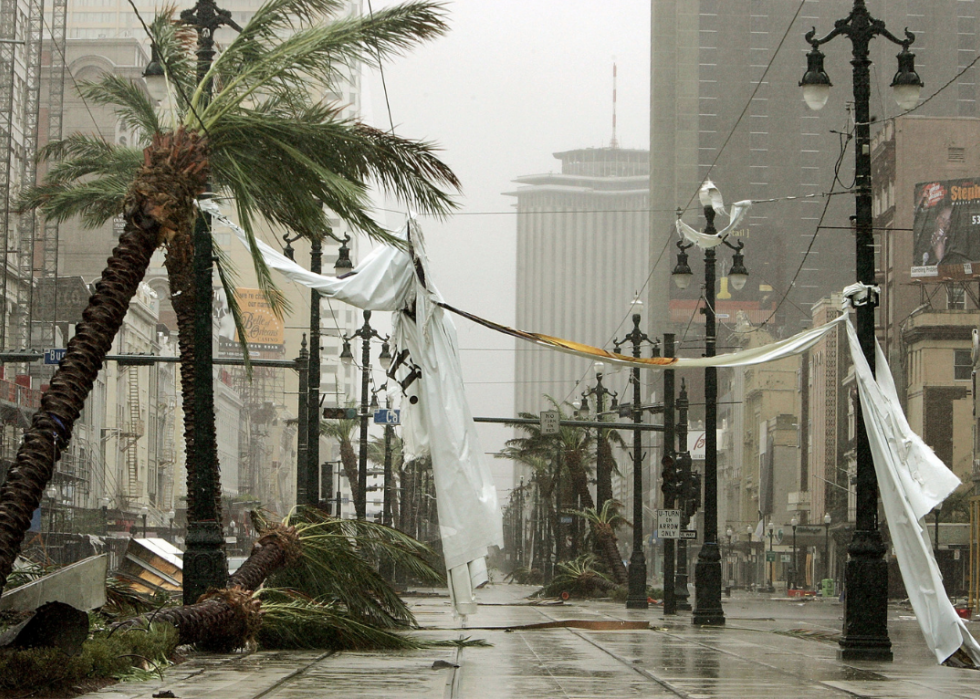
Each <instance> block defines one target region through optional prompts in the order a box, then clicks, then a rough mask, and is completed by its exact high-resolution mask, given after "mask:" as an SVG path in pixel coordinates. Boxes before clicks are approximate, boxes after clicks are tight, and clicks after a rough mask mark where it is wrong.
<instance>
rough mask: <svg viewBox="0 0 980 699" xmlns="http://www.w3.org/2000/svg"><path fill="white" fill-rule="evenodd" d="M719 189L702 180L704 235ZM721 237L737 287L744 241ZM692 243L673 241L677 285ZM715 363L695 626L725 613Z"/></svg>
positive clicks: (708, 263)
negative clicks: (727, 252) (674, 242)
mask: <svg viewBox="0 0 980 699" xmlns="http://www.w3.org/2000/svg"><path fill="white" fill-rule="evenodd" d="M716 194H717V190H716V189H715V188H714V185H712V184H711V183H710V182H705V183H704V185H703V186H702V187H701V189H700V190H699V192H698V198H699V200H700V202H701V206H702V207H703V209H704V219H705V227H704V235H705V236H717V235H718V231H717V229H716V228H715V209H714V203H713V201H712V198H713V195H716ZM721 243H724V245H725V246H726V247H728V248H731V249H732V250H733V251H734V253H735V254H734V255H733V257H732V266H731V268H730V270H729V272H728V280H729V282H730V283H731V285H732V288H733V289H734V290H735V291H740V290H741V289H742V288H743V287H744V286H745V282H746V280H747V279H748V276H749V275H748V271H747V270H746V269H745V260H744V258H743V256H742V248H743V247H744V243H742V241H741V240H740V241H738V243H737V244H735V245H732V244H731V243H729V242H728V240H727V238H722V240H721ZM692 245H693V243H687V244H685V243H684V242H683V241H678V242H677V247H678V248H679V250H680V251H679V253H678V255H677V265H676V266H675V267H674V271H673V274H672V276H673V278H674V283H675V284H677V286H678V287H679V288H681V289H686V288H687V287H688V286H690V284H691V279H692V278H693V276H694V275H693V273H692V272H691V267H690V265H689V264H688V261H687V250H688V248H690V247H691V246H692ZM715 262H716V255H715V248H714V246H705V250H704V300H705V305H704V307H703V308H702V309H701V312H702V313H703V314H704V317H705V321H704V345H705V347H704V356H706V357H713V356H715V345H716V340H717V338H716V334H715ZM717 423H718V369H717V368H715V367H705V370H704V430H705V432H704V443H705V450H704V542H703V544H702V545H701V550H700V551H699V552H698V562H697V565H696V566H695V569H694V581H695V606H694V614H693V617H692V621H693V623H694V624H696V625H698V626H722V625H724V623H725V613H724V611H723V610H722V608H721V554H720V553H719V551H718V435H717V431H716V427H717Z"/></svg>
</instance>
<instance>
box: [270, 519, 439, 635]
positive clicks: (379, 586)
mask: <svg viewBox="0 0 980 699" xmlns="http://www.w3.org/2000/svg"><path fill="white" fill-rule="evenodd" d="M286 522H287V523H288V524H289V525H292V526H295V527H296V530H297V533H298V534H299V537H300V541H301V542H302V545H303V557H302V559H301V560H300V562H299V563H297V564H296V565H294V566H292V567H290V568H288V569H285V570H283V571H280V572H278V573H276V574H275V575H273V576H272V578H270V580H269V582H268V584H269V585H270V586H273V587H281V588H288V589H293V590H298V591H300V592H302V593H304V594H306V595H308V596H309V597H310V598H312V599H314V600H315V601H317V602H318V603H320V604H336V605H339V608H342V609H344V610H346V612H347V613H349V614H350V615H351V616H352V617H353V618H354V619H355V620H358V621H360V622H363V623H370V624H372V625H375V626H378V627H380V628H397V627H404V626H412V625H414V623H415V618H414V617H413V615H412V613H411V611H410V610H409V608H408V606H407V605H406V604H405V603H404V601H402V599H401V598H400V597H399V596H398V595H397V594H396V593H395V591H394V590H393V589H392V587H391V585H390V584H389V583H388V582H387V580H385V579H384V577H382V576H381V574H380V573H379V572H378V570H377V562H378V561H379V560H381V559H382V558H386V559H388V560H390V561H392V562H394V564H395V565H396V566H399V567H401V568H403V569H404V570H406V571H408V573H409V574H410V575H412V576H413V577H416V578H419V579H422V580H428V581H431V582H433V583H435V582H438V581H440V580H441V578H440V576H439V575H438V574H437V573H436V572H435V571H434V570H433V569H432V568H431V567H430V566H429V565H428V563H426V561H425V560H424V558H423V556H424V555H426V554H429V553H431V552H430V551H429V549H428V548H427V547H426V546H425V545H424V544H421V543H420V542H418V541H416V540H415V539H413V538H411V537H410V536H408V535H406V534H403V533H402V532H400V531H398V530H396V529H392V528H390V527H386V526H384V525H381V524H377V523H375V522H368V521H366V520H351V519H333V518H331V517H328V516H327V515H325V514H323V513H321V512H319V511H317V510H310V509H305V510H302V511H300V512H298V513H296V514H293V515H291V516H290V517H288V518H287V520H286Z"/></svg>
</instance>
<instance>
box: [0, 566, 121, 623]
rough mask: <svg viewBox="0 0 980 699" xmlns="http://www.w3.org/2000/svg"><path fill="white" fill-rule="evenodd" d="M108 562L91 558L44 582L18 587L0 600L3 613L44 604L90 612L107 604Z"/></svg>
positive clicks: (34, 582) (27, 609)
mask: <svg viewBox="0 0 980 699" xmlns="http://www.w3.org/2000/svg"><path fill="white" fill-rule="evenodd" d="M108 565H109V558H108V557H107V556H106V555H105V554H102V555H99V556H91V557H89V558H85V559H83V560H81V561H78V562H77V563H72V564H71V565H69V566H65V567H64V568H61V569H60V570H56V571H55V572H53V573H49V574H48V575H45V576H44V577H43V578H39V579H38V580H34V581H33V582H29V583H27V584H26V585H21V586H20V587H15V588H14V589H13V590H9V591H8V592H5V593H4V594H3V596H2V597H0V610H13V611H20V612H28V611H31V610H34V609H37V608H38V607H40V606H41V605H42V604H44V603H45V602H64V603H65V604H70V605H71V606H72V607H75V608H76V609H81V610H83V611H86V612H87V611H89V610H92V609H98V608H99V607H101V606H102V605H104V604H105V577H106V567H107V566H108Z"/></svg>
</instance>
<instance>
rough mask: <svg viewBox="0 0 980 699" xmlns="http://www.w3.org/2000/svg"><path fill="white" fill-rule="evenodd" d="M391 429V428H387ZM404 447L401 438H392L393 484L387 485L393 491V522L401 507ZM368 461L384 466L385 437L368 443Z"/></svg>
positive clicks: (390, 447)
mask: <svg viewBox="0 0 980 699" xmlns="http://www.w3.org/2000/svg"><path fill="white" fill-rule="evenodd" d="M386 429H391V428H386ZM404 447H405V442H404V440H403V439H402V438H401V437H398V436H396V435H392V436H391V443H390V445H389V449H390V450H391V479H392V482H391V483H389V484H387V485H388V487H389V488H390V489H391V505H390V507H391V521H392V522H393V523H394V522H397V521H398V514H399V509H400V508H399V507H398V496H397V493H398V490H399V488H400V487H401V482H402V479H401V474H402V468H403V467H404V465H405V458H404V456H405V455H404ZM368 460H369V461H371V463H374V464H377V465H379V466H384V463H385V440H384V437H373V438H372V439H371V441H370V442H368Z"/></svg>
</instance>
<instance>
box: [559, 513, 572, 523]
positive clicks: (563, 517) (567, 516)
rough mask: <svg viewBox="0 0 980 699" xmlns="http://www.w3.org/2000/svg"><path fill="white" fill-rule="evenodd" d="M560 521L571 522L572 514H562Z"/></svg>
mask: <svg viewBox="0 0 980 699" xmlns="http://www.w3.org/2000/svg"><path fill="white" fill-rule="evenodd" d="M561 523H562V524H571V523H572V516H571V515H562V516H561Z"/></svg>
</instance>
